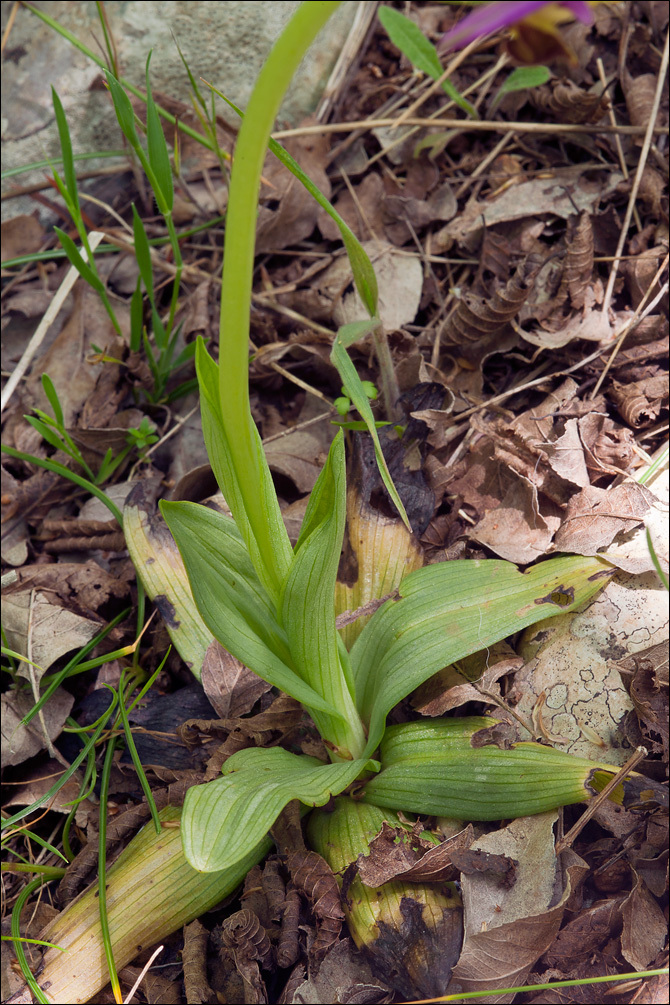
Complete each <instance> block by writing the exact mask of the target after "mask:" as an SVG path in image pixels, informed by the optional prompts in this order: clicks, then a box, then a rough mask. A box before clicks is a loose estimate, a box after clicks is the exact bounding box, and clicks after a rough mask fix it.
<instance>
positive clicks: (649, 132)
mask: <svg viewBox="0 0 670 1005" xmlns="http://www.w3.org/2000/svg"><path fill="white" fill-rule="evenodd" d="M669 38H670V30H669V31H668V32H666V35H665V47H664V49H663V57H662V59H661V66H660V69H659V71H658V80H657V81H656V93H655V94H654V100H653V103H652V106H651V111H650V112H649V122H648V124H647V126H646V127H645V129H644V142H643V144H642V149H641V151H640V160H639V162H638V165H637V171H636V172H635V178H634V180H633V187H632V188H631V190H630V196H629V198H628V206H627V207H626V216H625V218H624V221H623V224H622V226H621V233H620V234H619V243H618V244H617V248H616V251H615V253H614V254H615V257H614V264H613V266H612V271H611V272H610V276H609V279H608V281H607V289H606V290H605V296H604V298H603V306H602V312H603V314H605V315H606V314H607V311H608V310H609V306H610V303H611V300H612V294H613V292H614V283H615V281H616V277H617V272H618V271H619V259H620V255H621V253H622V251H623V246H624V244H625V243H626V238H627V237H628V228H629V227H630V221H631V217H632V215H633V209H634V207H635V200H636V199H637V193H638V190H639V188H640V183H641V181H642V174H643V172H644V168H645V165H646V163H647V157H648V156H649V149H650V147H651V139H652V136H653V134H654V131H655V128H656V127H655V122H656V116H657V115H658V109H659V108H660V105H661V98H662V97H663V89H664V84H665V76H666V73H667V72H668V39H669Z"/></svg>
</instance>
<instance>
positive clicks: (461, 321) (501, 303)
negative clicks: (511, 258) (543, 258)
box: [442, 257, 541, 354]
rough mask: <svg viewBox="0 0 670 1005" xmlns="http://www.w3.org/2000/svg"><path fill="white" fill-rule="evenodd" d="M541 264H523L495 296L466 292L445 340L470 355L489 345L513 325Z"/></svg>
mask: <svg viewBox="0 0 670 1005" xmlns="http://www.w3.org/2000/svg"><path fill="white" fill-rule="evenodd" d="M540 265H541V263H539V262H538V261H536V260H535V259H533V258H530V257H529V258H528V259H526V261H524V262H522V263H521V265H520V266H519V267H518V269H517V270H516V272H515V274H514V275H513V276H512V278H511V279H510V280H509V282H508V283H507V284H506V285H505V286H504V287H503V288H502V289H501V290H496V291H495V292H494V294H493V296H492V297H490V298H483V297H479V296H477V295H476V294H474V293H464V294H463V296H462V297H461V299H460V300H459V303H458V307H457V309H456V311H455V313H454V314H453V315H452V317H451V319H450V320H449V322H448V324H447V325H446V326H445V329H444V331H443V334H442V337H443V339H444V341H445V342H446V343H447V344H451V345H454V346H457V347H458V349H459V350H460V351H461V352H465V353H466V354H467V352H468V350H469V349H472V347H473V346H477V345H479V344H481V343H482V342H487V341H488V340H489V339H490V338H491V337H492V336H493V335H496V334H497V333H498V332H500V330H501V329H502V328H504V327H505V325H507V324H509V322H510V321H512V320H513V319H514V318H515V317H516V316H517V314H518V313H519V310H520V308H521V307H522V306H523V304H524V303H525V302H526V300H527V299H528V295H529V293H530V291H531V289H532V287H533V283H534V281H535V277H536V276H537V273H538V271H539V269H540Z"/></svg>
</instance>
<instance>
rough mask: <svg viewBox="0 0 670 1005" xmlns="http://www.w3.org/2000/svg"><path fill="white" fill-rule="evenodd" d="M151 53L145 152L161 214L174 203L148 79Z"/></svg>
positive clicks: (166, 155) (163, 136) (149, 84)
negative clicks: (154, 180) (152, 174)
mask: <svg viewBox="0 0 670 1005" xmlns="http://www.w3.org/2000/svg"><path fill="white" fill-rule="evenodd" d="M150 61H151V53H149V55H148V56H147V69H146V81H147V150H148V154H149V163H150V164H151V169H152V171H153V173H154V176H155V179H156V186H157V191H156V192H155V195H156V201H157V202H158V204H159V209H160V211H161V213H163V214H166V213H171V212H172V205H173V203H174V187H173V184H172V168H171V166H170V155H169V153H168V147H167V143H166V141H165V135H164V133H163V127H162V126H161V122H160V118H159V116H158V111H157V109H156V104H155V102H154V99H153V97H152V95H151V81H150V79H149V63H150Z"/></svg>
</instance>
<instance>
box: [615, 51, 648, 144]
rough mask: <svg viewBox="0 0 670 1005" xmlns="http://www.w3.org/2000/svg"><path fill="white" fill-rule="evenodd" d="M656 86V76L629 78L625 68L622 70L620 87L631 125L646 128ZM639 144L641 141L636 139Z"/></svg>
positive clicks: (645, 74)
mask: <svg viewBox="0 0 670 1005" xmlns="http://www.w3.org/2000/svg"><path fill="white" fill-rule="evenodd" d="M656 85H657V77H656V74H654V73H643V74H641V76H639V77H631V75H630V73H628V71H627V70H626V69H625V67H623V68H622V73H621V86H622V88H623V93H624V97H625V99H626V107H627V108H628V115H629V116H630V121H631V125H633V126H646V125H647V124H648V123H649V119H650V118H651V113H652V109H653V106H654V97H655V94H656ZM639 142H641V139H638V143H639Z"/></svg>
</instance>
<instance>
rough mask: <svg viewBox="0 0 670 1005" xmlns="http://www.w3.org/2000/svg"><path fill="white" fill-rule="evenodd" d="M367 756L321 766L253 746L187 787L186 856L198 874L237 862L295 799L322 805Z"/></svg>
mask: <svg viewBox="0 0 670 1005" xmlns="http://www.w3.org/2000/svg"><path fill="white" fill-rule="evenodd" d="M377 767H378V765H376V764H375V762H370V761H367V760H357V761H342V762H340V763H338V764H322V763H321V761H317V759H316V758H314V757H306V756H305V755H298V754H291V753H289V752H288V751H287V750H283V749H282V748H281V747H270V748H262V747H250V748H248V749H247V750H240V751H238V752H237V753H236V754H233V756H232V757H230V758H228V760H227V761H226V763H225V765H224V769H223V770H224V771H225V772H226V774H225V775H224V776H223V777H222V778H217V779H216V781H213V782H208V783H207V784H206V785H196V786H194V787H193V788H191V789H189V790H188V793H187V795H186V801H185V802H184V813H183V816H182V825H181V833H182V841H183V847H184V853H185V855H186V858H187V859H188V861H189V862H190V863H191V865H192V866H193V868H194V869H198V870H199V871H200V872H216V871H218V870H219V869H228V868H230V867H231V866H233V865H235V863H236V862H238V861H239V860H240V859H241V858H242V857H243V856H244V855H246V854H248V851H249V849H250V848H253V846H254V845H256V844H258V842H259V841H260V840H261V839H262V838H263V837H264V836H265V834H266V833H267V832H268V831H269V829H270V827H272V825H273V823H274V822H275V820H276V819H277V817H278V816H279V814H280V813H281V811H282V810H283V809H284V807H285V806H286V805H287V804H288V803H289V802H291V800H292V799H299V800H300V802H302V803H305V804H306V805H307V806H323V805H324V804H325V803H327V802H328V800H329V799H330V798H331V796H334V795H337V794H338V793H340V792H342V791H343V790H344V789H346V787H347V786H348V785H350V784H351V783H352V782H353V781H354V780H355V779H356V778H357V776H358V775H359V774H360V773H361V772H362V771H363V770H364V769H366V768H368V769H371V770H375V768H377Z"/></svg>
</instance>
